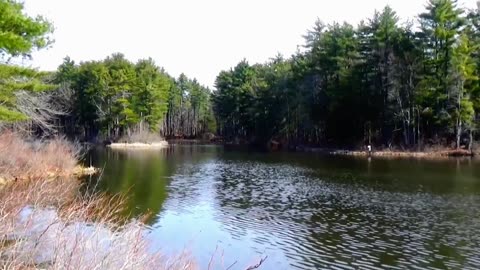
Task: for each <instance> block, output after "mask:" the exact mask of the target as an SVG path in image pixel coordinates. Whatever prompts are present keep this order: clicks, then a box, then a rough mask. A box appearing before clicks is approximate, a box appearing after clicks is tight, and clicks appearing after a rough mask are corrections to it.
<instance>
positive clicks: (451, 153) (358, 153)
mask: <svg viewBox="0 0 480 270" xmlns="http://www.w3.org/2000/svg"><path fill="white" fill-rule="evenodd" d="M296 151H299V152H310V153H322V154H326V155H331V156H355V157H381V158H427V159H428V158H431V159H435V158H452V157H468V158H470V157H474V156H476V153H474V152H470V151H468V150H464V149H460V150H456V149H450V150H442V151H395V150H379V151H372V152H371V153H368V152H367V151H365V150H363V151H362V150H342V149H325V148H304V149H296Z"/></svg>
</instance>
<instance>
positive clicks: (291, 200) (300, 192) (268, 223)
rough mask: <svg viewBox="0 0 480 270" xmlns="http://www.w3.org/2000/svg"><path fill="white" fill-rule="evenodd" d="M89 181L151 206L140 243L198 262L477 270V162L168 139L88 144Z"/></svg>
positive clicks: (141, 209) (143, 208)
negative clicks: (228, 147)
mask: <svg viewBox="0 0 480 270" xmlns="http://www.w3.org/2000/svg"><path fill="white" fill-rule="evenodd" d="M87 162H89V163H92V164H93V165H94V166H97V167H100V168H103V169H104V172H103V174H102V176H101V179H100V180H99V182H98V183H97V186H96V188H97V189H99V190H103V191H107V192H109V193H112V194H115V193H119V192H121V193H125V194H128V196H129V199H128V205H129V211H130V212H131V213H132V214H133V215H141V214H145V213H151V216H150V218H149V219H148V221H147V222H148V224H149V226H150V227H151V229H152V232H151V234H150V235H149V239H150V240H151V241H152V246H153V247H154V248H161V250H162V252H164V253H165V254H176V253H178V252H182V251H187V252H189V253H190V254H191V255H192V256H193V257H194V258H195V259H196V260H197V262H198V264H199V265H200V267H201V269H206V268H207V266H208V264H209V262H210V260H211V258H212V257H213V258H214V261H213V263H216V264H217V265H220V264H221V265H223V269H225V268H227V267H228V266H230V265H232V264H234V266H233V267H232V269H245V267H246V266H248V265H252V264H254V263H256V262H258V260H259V259H260V258H261V257H264V256H268V258H267V260H266V261H265V262H264V264H263V265H262V267H261V269H327V268H334V269H352V268H353V269H358V268H362V269H378V268H389V269H404V268H410V269H412V268H419V269H459V268H462V269H478V267H479V266H480V233H479V232H480V162H479V161H477V160H475V159H450V160H441V161H439V160H436V161H427V160H415V159H411V160H410V159H401V160H398V159H397V160H393V159H390V160H387V159H367V158H355V157H328V156H322V155H317V154H313V153H256V152H233V151H225V150H224V149H223V148H222V147H221V146H209V145H174V146H171V147H170V148H168V149H162V150H155V151H153V150H152V151H125V150H116V151H115V150H106V149H97V150H94V151H92V153H91V154H90V155H89V156H88V157H87Z"/></svg>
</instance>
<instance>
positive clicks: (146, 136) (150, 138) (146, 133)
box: [118, 124, 165, 144]
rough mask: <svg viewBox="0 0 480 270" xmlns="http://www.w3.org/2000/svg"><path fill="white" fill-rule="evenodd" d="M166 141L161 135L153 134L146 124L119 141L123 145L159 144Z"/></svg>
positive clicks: (138, 126)
mask: <svg viewBox="0 0 480 270" xmlns="http://www.w3.org/2000/svg"><path fill="white" fill-rule="evenodd" d="M164 140H165V139H164V138H163V137H162V136H160V133H155V132H152V131H151V130H150V129H149V128H148V126H146V125H145V124H140V125H137V126H135V127H134V128H133V129H132V130H130V131H129V132H128V134H127V135H124V136H122V137H121V138H120V139H119V140H118V141H119V142H122V143H146V144H151V143H158V142H163V141H164Z"/></svg>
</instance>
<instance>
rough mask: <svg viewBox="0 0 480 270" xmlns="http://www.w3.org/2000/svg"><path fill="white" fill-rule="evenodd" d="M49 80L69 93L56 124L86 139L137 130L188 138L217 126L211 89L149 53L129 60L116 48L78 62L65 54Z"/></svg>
mask: <svg viewBox="0 0 480 270" xmlns="http://www.w3.org/2000/svg"><path fill="white" fill-rule="evenodd" d="M53 82H54V83H55V84H56V85H59V86H60V88H61V89H64V91H67V92H70V96H71V97H70V100H71V103H70V111H69V113H68V114H66V115H65V116H64V117H61V118H60V119H59V124H58V126H60V127H63V132H64V133H66V134H68V135H72V136H75V137H83V138H84V139H85V140H95V139H98V138H108V139H113V140H115V139H118V138H120V137H122V136H125V135H127V136H128V135H129V134H131V133H132V132H134V131H135V130H138V129H142V130H145V129H149V130H150V131H151V132H154V133H157V134H159V135H162V136H164V137H168V138H177V137H179V138H190V137H198V136H200V135H202V134H203V133H206V132H215V129H216V127H215V118H214V116H213V111H212V109H211V108H212V106H211V99H210V95H211V91H210V89H209V88H206V87H204V86H202V85H200V84H199V83H198V82H197V81H196V80H195V79H193V80H192V79H189V78H187V77H186V76H185V75H184V74H181V75H180V76H179V77H178V78H176V79H175V78H173V77H171V76H170V75H168V74H167V73H166V72H165V70H164V69H163V68H160V67H158V66H157V65H156V64H155V62H154V61H153V60H152V59H151V58H149V59H142V60H139V61H138V62H136V63H132V62H131V61H129V60H127V59H126V58H125V57H124V55H123V54H121V53H115V54H112V55H111V56H109V57H107V58H106V59H104V60H102V61H88V62H81V63H80V64H78V65H77V64H75V62H74V61H72V60H71V59H70V58H68V57H66V58H65V60H64V62H63V64H62V65H60V66H59V68H58V70H57V72H55V74H54V80H53Z"/></svg>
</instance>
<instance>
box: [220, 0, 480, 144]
mask: <svg viewBox="0 0 480 270" xmlns="http://www.w3.org/2000/svg"><path fill="white" fill-rule="evenodd" d="M304 37H305V44H304V46H303V49H302V50H299V51H298V52H297V53H296V54H295V55H293V56H292V57H291V58H288V59H284V58H283V57H282V56H277V57H275V58H274V59H272V60H271V61H269V62H268V63H266V64H256V65H249V64H248V63H247V62H246V61H245V60H244V61H242V62H240V63H239V64H238V65H237V66H235V67H234V68H232V69H230V70H227V71H223V72H221V73H220V74H219V75H218V77H217V79H216V88H217V91H216V92H215V93H214V107H215V112H216V116H217V120H218V121H217V122H218V130H219V133H220V134H222V135H223V136H225V138H226V139H227V140H241V139H242V140H247V141H248V142H250V143H256V144H259V145H265V143H267V142H269V141H271V140H277V141H280V142H282V143H283V144H287V145H293V146H297V145H317V146H325V147H340V146H341V147H360V146H362V145H365V144H370V143H371V144H374V145H377V146H382V147H391V146H400V147H404V148H412V147H423V146H425V145H431V144H442V145H445V146H446V145H454V144H455V145H456V146H457V147H460V146H465V147H468V148H470V147H471V145H472V143H471V142H472V141H473V137H474V133H475V131H476V130H477V128H478V113H479V112H480V87H479V86H480V85H479V80H478V76H479V74H480V69H479V67H480V51H479V45H480V13H479V9H476V10H463V9H461V8H459V7H458V4H457V2H456V1H454V0H430V1H428V3H427V6H426V10H425V12H424V13H422V14H420V15H419V16H418V21H416V22H410V23H400V19H399V18H398V16H397V15H396V13H395V12H394V11H393V10H392V9H391V8H390V7H388V6H387V7H385V8H384V9H383V11H381V12H375V13H374V15H373V17H372V18H370V19H368V20H366V21H363V22H361V23H360V24H359V25H358V26H357V27H354V26H352V25H350V24H348V23H343V24H339V23H334V24H331V25H325V24H323V23H322V22H321V21H317V22H316V23H315V25H314V27H313V29H312V30H310V31H308V32H307V34H306V35H305V36H304Z"/></svg>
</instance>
